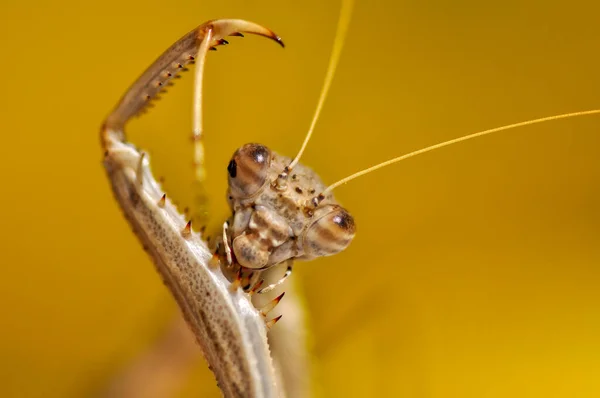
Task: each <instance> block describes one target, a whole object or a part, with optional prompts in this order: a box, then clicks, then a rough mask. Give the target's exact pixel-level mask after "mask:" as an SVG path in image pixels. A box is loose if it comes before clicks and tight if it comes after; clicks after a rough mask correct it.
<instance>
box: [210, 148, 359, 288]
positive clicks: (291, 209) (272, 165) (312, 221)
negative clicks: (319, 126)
mask: <svg viewBox="0 0 600 398" xmlns="http://www.w3.org/2000/svg"><path fill="white" fill-rule="evenodd" d="M291 163H292V160H291V159H290V158H287V157H285V156H281V155H278V154H277V153H275V152H273V151H271V150H270V149H269V148H267V147H265V146H264V145H261V144H246V145H244V146H243V147H241V148H240V149H238V150H237V151H236V152H235V153H234V154H233V157H232V158H231V161H230V162H229V165H228V166H227V173H228V184H229V188H228V191H227V199H228V203H229V206H230V208H231V211H232V216H231V217H230V218H229V220H228V221H227V222H226V223H225V225H224V226H223V228H224V231H223V236H222V238H221V239H219V241H218V243H219V253H218V254H219V257H220V258H221V259H223V260H224V261H225V263H224V267H223V268H224V270H225V271H226V272H227V273H228V274H229V275H228V276H229V277H230V279H233V278H240V277H241V279H242V280H246V278H245V277H247V283H245V286H244V287H245V288H246V289H248V288H251V286H252V284H253V283H252V282H253V281H254V280H255V279H256V278H252V276H255V275H258V272H257V271H261V270H265V269H268V268H270V267H273V266H275V265H277V264H280V263H283V262H287V264H288V266H287V271H286V274H285V275H284V277H283V278H282V279H280V281H279V282H278V283H277V284H279V283H281V282H282V281H283V280H284V279H285V277H287V276H288V275H289V274H290V272H291V264H292V261H293V260H294V259H297V260H311V259H314V258H317V257H321V256H329V255H332V254H336V253H339V252H340V251H342V250H344V249H345V248H346V247H347V246H348V245H349V244H350V242H351V241H352V238H353V237H354V232H355V226H354V219H353V218H352V216H351V215H350V214H349V213H348V211H346V210H345V209H344V208H343V207H341V206H340V205H339V204H338V203H337V202H336V201H335V199H334V197H333V195H332V194H331V193H327V194H323V192H324V191H325V189H326V186H325V185H324V184H323V183H322V182H321V179H320V178H319V176H318V175H317V174H316V173H315V172H314V171H313V170H311V169H310V168H308V167H306V166H303V165H302V164H297V165H296V166H295V167H294V169H293V170H291V169H290V167H289V166H290V164H291ZM222 265H223V264H222ZM240 273H241V275H239V274H240ZM273 287H274V285H271V286H269V287H267V288H264V289H262V290H261V291H262V292H264V291H268V290H270V289H272V288H273Z"/></svg>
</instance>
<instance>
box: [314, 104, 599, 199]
mask: <svg viewBox="0 0 600 398" xmlns="http://www.w3.org/2000/svg"><path fill="white" fill-rule="evenodd" d="M599 113H600V109H593V110H589V111H581V112H572V113H564V114H562V115H554V116H547V117H543V118H539V119H533V120H528V121H525V122H519V123H513V124H509V125H506V126H502V127H496V128H493V129H489V130H484V131H479V132H477V133H473V134H469V135H464V136H462V137H458V138H454V139H452V140H448V141H444V142H440V143H439V144H435V145H431V146H428V147H425V148H421V149H418V150H416V151H413V152H410V153H407V154H405V155H402V156H398V157H396V158H393V159H390V160H387V161H385V162H383V163H379V164H377V165H375V166H371V167H369V168H366V169H364V170H361V171H359V172H356V173H354V174H352V175H350V176H348V177H346V178H342V179H341V180H339V181H338V182H335V183H333V184H331V185H330V186H328V187H327V188H326V189H325V190H324V191H323V192H322V193H321V194H320V195H319V196H317V197H316V198H315V199H314V200H315V201H316V202H317V203H318V202H320V201H322V200H323V199H324V198H325V195H326V194H328V193H329V192H331V191H333V190H334V189H335V188H337V187H339V186H340V185H343V184H346V183H347V182H349V181H352V180H354V179H355V178H358V177H360V176H363V175H365V174H369V173H371V172H373V171H376V170H379V169H381V168H384V167H386V166H389V165H392V164H394V163H398V162H400V161H402V160H406V159H408V158H412V157H413V156H417V155H421V154H424V153H426V152H431V151H433V150H436V149H440V148H443V147H446V146H450V145H453V144H458V143H459V142H463V141H468V140H470V139H473V138H478V137H483V136H484V135H488V134H492V133H497V132H500V131H504V130H510V129H513V128H517V127H524V126H529V125H532V124H538V123H544V122H550V121H553V120H558V119H567V118H572V117H577V116H586V115H595V114H599Z"/></svg>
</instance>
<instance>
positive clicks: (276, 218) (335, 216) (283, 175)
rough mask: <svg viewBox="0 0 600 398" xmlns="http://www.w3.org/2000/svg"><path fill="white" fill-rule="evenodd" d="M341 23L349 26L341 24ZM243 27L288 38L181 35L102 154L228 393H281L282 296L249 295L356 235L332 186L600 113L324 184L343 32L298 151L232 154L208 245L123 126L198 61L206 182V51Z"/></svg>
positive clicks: (116, 120) (213, 28)
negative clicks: (309, 155)
mask: <svg viewBox="0 0 600 398" xmlns="http://www.w3.org/2000/svg"><path fill="white" fill-rule="evenodd" d="M346 7H350V6H346ZM341 15H342V18H341V21H344V20H348V19H349V9H348V8H345V9H343V10H342V13H341ZM340 27H341V28H339V31H341V32H343V31H344V30H345V26H344V23H343V22H342V23H340ZM243 33H254V34H258V35H261V36H265V37H268V38H271V39H273V40H274V41H276V42H277V43H282V42H283V41H282V39H281V38H279V36H277V35H276V34H274V33H273V32H272V31H270V30H268V29H266V28H263V27H262V26H259V25H256V24H253V23H250V22H247V21H243V20H216V21H209V22H207V23H205V24H203V25H201V26H200V27H198V28H197V29H195V30H194V31H192V32H190V33H188V34H187V35H186V36H184V37H183V38H182V39H180V40H179V41H177V42H176V43H175V44H174V45H173V46H172V47H171V48H170V49H169V50H167V52H165V55H163V56H161V57H160V58H159V59H158V60H157V62H156V63H155V64H153V66H151V67H150V68H149V69H148V70H147V72H145V73H144V74H143V75H142V77H141V78H140V80H138V82H136V83H134V85H133V86H132V87H131V88H130V90H129V91H128V92H127V93H126V94H125V96H124V97H123V99H122V101H121V103H120V104H119V105H117V107H116V108H115V110H114V111H113V113H111V114H110V115H109V117H108V118H107V119H106V121H105V123H104V125H103V127H102V132H101V142H102V146H103V150H104V154H105V155H104V164H105V167H106V169H107V171H108V175H109V178H110V180H111V183H112V186H113V191H114V193H115V197H116V199H117V201H118V202H119V203H120V205H121V207H122V209H123V211H124V214H125V216H126V218H127V219H128V220H129V222H130V224H131V225H132V226H133V228H134V231H135V232H136V234H137V235H138V237H139V238H140V240H141V241H142V244H143V245H144V246H145V248H146V249H147V251H148V252H149V253H150V256H151V257H152V259H153V260H154V262H155V263H156V265H157V269H158V270H159V273H160V274H161V276H162V277H163V279H164V281H165V283H166V284H167V286H168V287H169V289H170V290H171V292H172V293H173V295H174V297H175V299H176V300H177V301H178V304H179V306H180V307H181V309H182V312H183V313H184V315H185V317H186V319H187V321H188V323H189V324H190V326H191V328H192V330H193V331H194V334H195V335H196V337H197V339H198V343H199V344H200V346H201V347H202V349H203V352H204V355H205V356H206V358H207V360H208V362H209V364H210V365H211V367H212V369H213V371H214V372H215V375H216V377H217V381H218V383H219V386H220V387H221V388H222V390H223V392H224V394H225V395H226V396H277V395H279V394H280V393H281V387H280V386H279V385H278V383H277V381H276V380H277V377H276V375H275V372H274V370H273V367H272V363H271V358H270V353H269V347H268V345H267V340H266V333H267V331H268V330H269V329H270V328H271V327H273V326H274V325H275V323H276V322H277V321H278V320H279V319H280V318H279V317H277V318H273V319H270V320H267V319H266V314H268V313H269V311H270V310H272V309H273V308H274V306H275V305H277V304H278V303H279V301H280V300H281V295H280V296H278V297H277V298H275V299H274V301H272V302H270V303H269V304H268V305H267V307H266V308H263V309H261V310H257V309H255V308H254V306H253V305H252V303H251V302H250V300H249V297H250V295H252V294H257V293H259V292H261V289H262V290H263V291H264V292H265V293H266V292H268V291H270V290H273V289H274V288H276V287H277V286H279V284H281V282H282V281H283V280H284V278H285V277H287V276H289V273H290V272H291V266H289V265H288V267H287V270H286V273H285V274H284V277H283V278H281V279H279V280H277V281H276V282H275V283H273V284H271V285H269V286H266V287H263V281H262V277H261V273H262V272H263V271H266V270H269V269H270V268H271V267H274V266H276V265H278V264H282V263H288V262H289V261H290V260H293V259H296V258H299V259H312V258H316V257H320V256H324V255H329V254H335V253H337V252H339V251H341V250H343V249H344V248H345V247H347V246H348V244H350V241H351V240H352V239H353V238H354V233H355V225H354V219H353V218H352V216H351V215H350V213H349V212H348V211H347V210H346V209H344V208H343V207H341V206H340V205H339V204H338V203H337V202H336V201H335V198H334V197H333V195H332V193H331V191H332V190H333V189H334V188H337V187H338V186H340V185H342V184H344V183H346V182H349V181H350V180H351V179H353V178H356V177H359V176H361V175H364V174H367V173H370V172H372V171H375V170H377V169H379V168H381V167H385V166H388V165H391V164H393V163H396V162H399V161H401V160H404V159H408V158H410V157H413V156H416V155H419V154H422V153H426V152H429V151H432V150H435V149H440V148H442V147H444V146H448V145H452V144H455V143H459V142H461V141H466V140H469V139H472V138H477V137H481V136H484V135H488V134H491V133H495V132H500V131H503V130H507V129H510V128H516V127H523V126H526V125H529V124H535V123H541V122H547V121H551V120H556V119H561V118H568V117H574V116H583V115H591V114H596V113H600V111H598V110H591V111H584V112H577V113H569V114H564V115H558V116H551V117H546V118H540V119H536V120H532V121H527V122H520V123H515V124H512V125H508V126H504V127H500V128H496V129H491V130H486V131H482V132H478V133H474V134H470V135H467V136H463V137H460V138H457V139H454V140H450V141H446V142H443V143H441V144H436V145H433V146H430V147H426V148H423V149H421V150H417V151H414V152H411V153H409V154H407V155H403V156H400V157H397V158H394V159H391V160H389V161H387V162H384V163H381V164H378V165H376V166H373V167H371V168H368V169H365V170H363V171H360V172H358V173H356V174H354V175H352V176H350V177H347V178H344V179H342V180H340V181H338V182H337V183H334V184H332V185H329V186H325V185H324V184H323V183H322V182H321V181H320V179H319V178H318V175H316V173H315V172H314V171H312V170H310V169H308V168H306V167H305V166H303V165H301V164H300V163H299V159H300V156H301V155H302V152H303V151H304V149H305V148H306V145H307V143H308V141H309V139H310V136H311V134H312V130H313V128H314V125H315V123H316V120H317V117H318V114H319V112H320V109H321V107H322V105H323V102H324V99H325V97H326V94H327V90H328V87H329V84H330V82H331V79H332V78H333V74H334V72H335V65H336V62H337V59H338V58H339V52H340V51H341V47H342V42H341V41H337V42H336V44H337V45H336V46H334V51H333V55H332V62H331V63H330V67H329V71H328V78H326V83H325V86H324V89H323V92H322V95H321V99H320V100H319V105H318V111H317V112H316V114H315V117H314V119H313V123H312V125H311V128H310V130H309V133H308V134H307V136H306V139H305V142H304V143H303V145H302V148H301V150H300V151H299V153H298V154H297V156H296V157H295V158H294V159H291V158H287V157H285V156H280V155H278V154H276V153H275V152H273V151H271V150H270V149H269V148H266V147H265V146H262V145H259V144H251V146H243V147H241V148H240V150H238V151H237V152H236V153H235V154H234V155H233V157H232V159H231V161H230V163H229V165H228V167H227V171H228V178H229V190H230V193H231V195H229V196H230V199H229V200H230V208H231V210H232V216H231V218H230V219H229V220H227V221H226V222H225V223H224V225H223V231H222V234H221V235H219V236H217V237H215V239H214V240H213V243H214V246H213V247H210V248H209V245H207V243H206V241H205V237H204V236H202V235H201V234H198V233H196V232H194V231H193V229H192V225H191V224H190V222H189V220H186V219H185V218H184V217H183V215H181V214H179V212H178V211H177V209H176V208H175V207H174V206H173V204H172V202H170V200H169V198H168V197H167V195H166V194H165V193H164V191H163V190H162V188H161V186H160V184H158V183H157V182H156V180H155V179H154V177H153V176H152V173H151V171H150V169H149V160H148V158H149V157H148V155H147V154H145V153H143V152H140V151H138V150H137V149H136V148H135V147H133V146H131V145H129V144H128V143H127V142H126V141H125V135H124V127H125V124H126V123H127V122H128V121H129V120H130V119H131V117H132V116H133V115H135V114H138V113H139V112H140V111H142V110H143V109H144V107H145V105H146V104H147V102H148V101H150V100H151V99H152V98H153V97H154V96H156V95H157V94H158V93H159V92H160V91H161V90H162V88H163V87H164V86H165V85H167V84H168V83H169V82H170V81H171V78H174V77H175V75H176V73H177V71H178V70H180V69H181V70H182V69H184V68H185V67H186V65H187V64H190V63H192V62H194V63H195V64H196V84H195V101H194V103H195V106H194V122H193V124H194V128H193V135H194V148H195V154H194V160H195V162H196V165H197V173H196V176H197V178H198V179H199V180H200V181H202V179H203V178H204V176H203V168H202V162H203V158H204V149H203V145H202V135H203V133H204V132H203V127H202V112H201V111H202V99H203V93H202V76H203V72H204V64H205V62H206V56H207V54H208V52H209V51H210V49H211V48H213V47H214V46H217V45H224V44H227V39H226V38H225V37H227V36H230V35H239V34H243ZM342 36H343V33H342ZM338 37H339V36H338ZM294 176H295V177H294ZM298 189H299V190H300V191H301V192H298ZM280 194H281V196H280ZM286 212H287V213H286ZM321 223H323V224H321ZM313 228H316V229H313ZM236 242H237V243H236ZM267 289H268V290H267Z"/></svg>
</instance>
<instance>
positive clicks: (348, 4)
mask: <svg viewBox="0 0 600 398" xmlns="http://www.w3.org/2000/svg"><path fill="white" fill-rule="evenodd" d="M353 5H354V0H343V1H342V7H341V9H340V17H339V19H338V24H337V31H336V34H335V40H334V42H333V50H332V51H331V57H330V58H329V66H328V67H327V73H326V75H325V81H324V82H323V88H321V95H320V96H319V102H318V104H317V109H316V110H315V114H314V116H313V119H312V122H311V123H310V127H309V129H308V132H307V133H306V137H304V142H303V143H302V147H300V151H298V154H297V155H296V157H295V158H294V160H292V162H291V163H290V164H289V165H288V166H287V167H286V168H285V170H284V172H283V173H282V178H285V177H287V173H288V172H289V171H290V170H292V169H293V168H294V166H296V164H298V161H299V160H300V157H301V156H302V154H303V153H304V150H305V149H306V145H307V144H308V141H309V140H310V137H311V136H312V133H313V130H314V129H315V125H316V124H317V119H318V118H319V115H320V114H321V109H322V108H323V103H324V102H325V98H326V97H327V93H328V91H329V87H330V86H331V81H332V80H333V76H334V74H335V68H336V67H337V64H338V61H339V59H340V54H341V52H342V48H343V47H344V40H345V39H346V32H347V31H348V25H349V24H350V19H351V15H352V7H353Z"/></svg>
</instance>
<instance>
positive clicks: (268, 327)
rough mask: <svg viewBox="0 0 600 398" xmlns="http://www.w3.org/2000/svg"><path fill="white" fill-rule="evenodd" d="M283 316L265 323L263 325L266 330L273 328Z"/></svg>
mask: <svg viewBox="0 0 600 398" xmlns="http://www.w3.org/2000/svg"><path fill="white" fill-rule="evenodd" d="M282 316H283V315H279V316H277V317H275V318H273V319H271V320H270V321H268V322H267V323H265V325H266V326H267V330H270V329H271V328H272V327H273V326H275V324H276V323H277V322H279V320H280V319H281V317H282Z"/></svg>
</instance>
